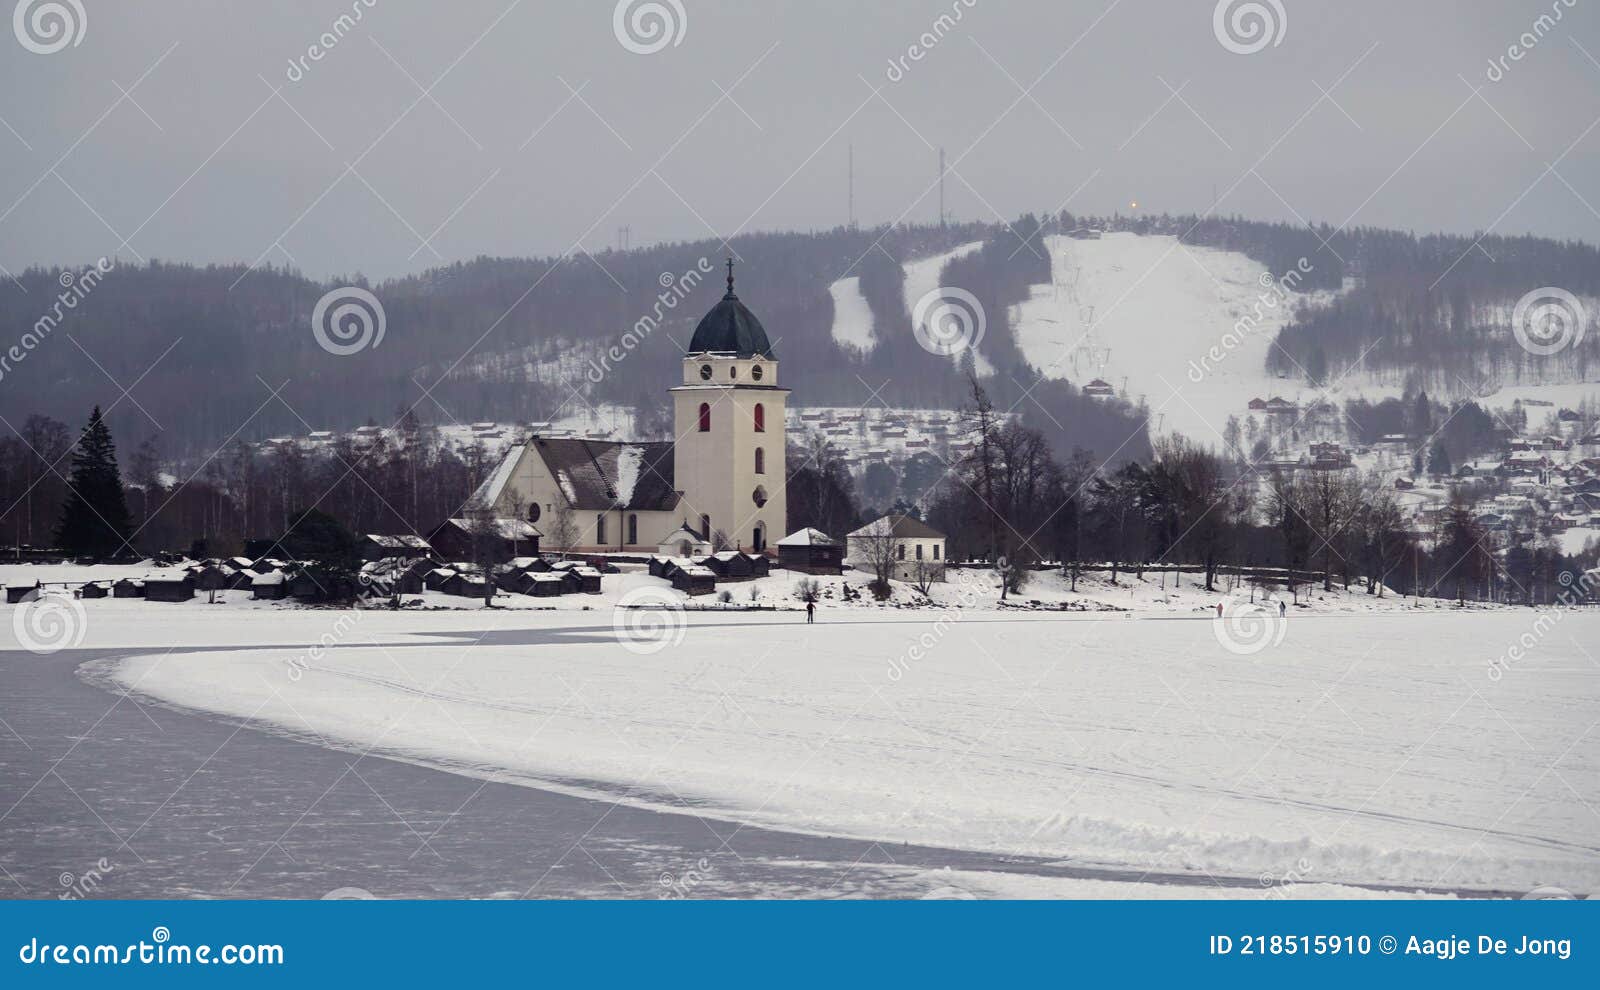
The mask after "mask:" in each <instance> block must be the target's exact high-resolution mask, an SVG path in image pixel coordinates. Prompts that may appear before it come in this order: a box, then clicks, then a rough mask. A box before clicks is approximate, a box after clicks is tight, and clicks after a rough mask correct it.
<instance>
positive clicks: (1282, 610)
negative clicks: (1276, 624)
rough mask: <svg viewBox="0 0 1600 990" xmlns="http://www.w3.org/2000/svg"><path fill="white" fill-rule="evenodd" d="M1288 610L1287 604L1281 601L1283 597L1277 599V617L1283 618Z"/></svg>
mask: <svg viewBox="0 0 1600 990" xmlns="http://www.w3.org/2000/svg"><path fill="white" fill-rule="evenodd" d="M1288 612H1289V606H1288V605H1285V604H1284V603H1283V599H1282V598H1280V599H1278V618H1280V619H1281V618H1283V617H1284V616H1285V615H1287V614H1288Z"/></svg>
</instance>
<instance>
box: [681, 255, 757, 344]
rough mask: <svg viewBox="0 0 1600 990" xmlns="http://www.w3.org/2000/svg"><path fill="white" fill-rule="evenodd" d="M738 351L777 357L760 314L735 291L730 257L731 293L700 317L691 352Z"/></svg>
mask: <svg viewBox="0 0 1600 990" xmlns="http://www.w3.org/2000/svg"><path fill="white" fill-rule="evenodd" d="M706 352H712V353H716V354H735V355H737V356H739V357H755V356H756V355H758V354H759V355H761V356H762V357H768V358H776V357H777V355H776V354H773V353H772V344H770V343H769V342H768V341H767V331H766V329H765V328H763V327H762V326H761V321H760V320H758V319H756V314H754V313H752V312H750V309H749V307H747V306H746V305H745V304H744V303H742V302H740V301H739V297H738V296H737V295H735V294H734V291H733V259H732V258H729V259H728V294H727V295H725V296H723V297H722V301H721V302H719V303H717V304H716V305H715V306H713V307H711V311H710V312H709V313H707V314H706V315H705V316H703V317H701V318H700V325H699V326H697V327H695V328H694V336H693V337H691V338H690V339H689V353H690V354H701V353H706Z"/></svg>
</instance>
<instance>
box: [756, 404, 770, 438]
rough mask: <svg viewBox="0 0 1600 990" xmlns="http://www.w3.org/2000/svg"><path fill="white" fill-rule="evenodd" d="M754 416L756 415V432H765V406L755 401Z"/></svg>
mask: <svg viewBox="0 0 1600 990" xmlns="http://www.w3.org/2000/svg"><path fill="white" fill-rule="evenodd" d="M755 417H756V432H757V433H765V432H767V407H766V406H764V405H762V404H761V403H759V402H757V403H756V412H755Z"/></svg>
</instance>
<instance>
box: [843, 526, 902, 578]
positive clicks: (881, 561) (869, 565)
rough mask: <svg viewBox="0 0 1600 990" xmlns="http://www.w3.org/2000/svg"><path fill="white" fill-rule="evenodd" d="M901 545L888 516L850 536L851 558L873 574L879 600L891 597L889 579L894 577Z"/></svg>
mask: <svg viewBox="0 0 1600 990" xmlns="http://www.w3.org/2000/svg"><path fill="white" fill-rule="evenodd" d="M899 543H900V541H899V540H897V539H895V535H894V526H893V525H892V524H891V523H890V522H889V519H888V517H887V516H885V517H884V518H882V519H879V520H877V521H876V522H872V523H869V524H867V525H866V526H863V527H862V528H861V529H859V530H857V531H856V532H854V533H852V534H850V537H849V549H850V556H851V557H852V558H854V560H855V561H859V562H860V563H861V565H862V566H863V568H864V569H865V570H868V571H871V572H872V575H873V578H872V593H873V594H874V595H877V596H878V597H879V598H887V597H889V578H890V577H892V576H893V575H894V565H895V555H896V552H897V550H898V547H899Z"/></svg>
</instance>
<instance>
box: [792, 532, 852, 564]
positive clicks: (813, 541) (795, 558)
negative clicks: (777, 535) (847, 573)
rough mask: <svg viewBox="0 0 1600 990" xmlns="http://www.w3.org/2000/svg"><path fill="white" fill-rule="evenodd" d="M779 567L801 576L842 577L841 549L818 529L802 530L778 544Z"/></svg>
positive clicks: (841, 547) (842, 552) (832, 539)
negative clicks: (801, 574) (837, 575)
mask: <svg viewBox="0 0 1600 990" xmlns="http://www.w3.org/2000/svg"><path fill="white" fill-rule="evenodd" d="M778 564H779V566H781V567H783V568H784V569H786V570H791V571H800V572H801V573H803V574H843V573H844V547H843V546H842V545H840V543H839V542H838V541H837V540H835V539H834V538H833V537H831V536H829V535H828V534H827V533H824V532H822V531H821V530H819V529H810V528H807V529H801V530H796V531H795V532H793V533H790V534H789V535H788V536H785V537H784V538H783V539H781V540H779V541H778Z"/></svg>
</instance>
